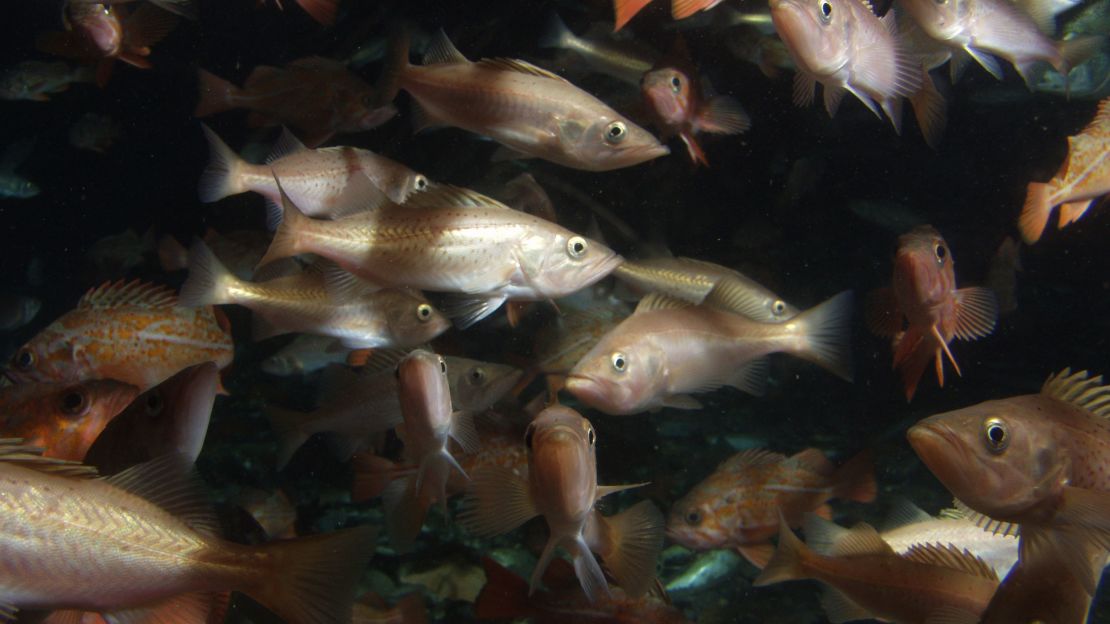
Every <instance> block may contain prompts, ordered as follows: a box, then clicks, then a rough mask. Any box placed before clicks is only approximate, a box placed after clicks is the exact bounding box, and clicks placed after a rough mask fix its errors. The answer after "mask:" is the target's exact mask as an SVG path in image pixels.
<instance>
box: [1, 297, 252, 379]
mask: <svg viewBox="0 0 1110 624" xmlns="http://www.w3.org/2000/svg"><path fill="white" fill-rule="evenodd" d="M233 355H234V345H233V344H232V341H231V332H230V329H229V327H228V325H227V319H226V318H224V317H222V316H219V317H218V316H217V314H216V313H215V312H214V311H213V310H212V308H211V307H210V306H209V307H203V308H184V307H181V306H179V305H177V297H176V296H175V295H174V294H173V292H171V291H170V290H168V289H166V288H165V287H163V286H158V285H155V284H149V283H144V282H140V281H138V280H136V281H132V282H123V281H119V282H114V283H113V282H106V283H104V284H102V285H100V286H99V287H97V288H93V289H91V290H89V291H88V292H87V293H85V296H84V297H82V298H81V300H80V301H79V302H78V303H77V307H76V308H75V309H73V310H71V311H70V312H67V313H65V314H63V315H62V316H61V317H60V318H59V319H58V320H56V321H54V322H53V323H51V324H50V325H49V326H47V327H46V329H43V330H42V331H41V332H39V333H38V335H36V336H35V337H34V338H32V339H31V340H30V341H29V342H27V344H25V345H23V347H22V348H20V349H19V351H16V353H15V355H14V356H12V361H11V365H10V370H9V371H8V374H9V376H11V377H12V379H13V380H14V381H16V382H26V381H53V382H58V383H67V382H75V381H83V380H86V379H115V380H117V381H122V382H124V383H129V384H131V385H133V386H135V387H137V388H139V391H141V392H145V391H146V390H149V389H150V388H153V387H154V386H156V385H158V384H159V383H161V382H162V381H164V380H166V379H168V378H169V377H171V376H172V375H174V374H175V373H177V372H178V371H180V370H181V369H183V368H186V367H189V366H192V365H194V364H200V363H203V362H215V363H216V365H217V366H218V367H219V368H224V367H226V366H227V365H229V364H231V359H232V356H233Z"/></svg>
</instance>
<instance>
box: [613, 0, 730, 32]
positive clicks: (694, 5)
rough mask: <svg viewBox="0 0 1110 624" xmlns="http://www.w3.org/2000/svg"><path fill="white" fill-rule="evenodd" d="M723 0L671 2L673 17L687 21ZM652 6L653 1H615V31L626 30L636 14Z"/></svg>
mask: <svg viewBox="0 0 1110 624" xmlns="http://www.w3.org/2000/svg"><path fill="white" fill-rule="evenodd" d="M722 1H723V0H671V17H672V18H674V19H676V20H680V19H686V18H687V17H690V16H691V15H693V14H695V13H697V12H699V11H708V10H709V9H712V8H713V7H715V6H717V5H718V4H720V3H721V2H722ZM649 4H651V0H613V12H614V13H615V18H614V22H615V23H614V24H613V30H614V31H618V30H620V29H621V28H624V25H625V24H627V23H628V22H629V21H630V20H631V19H632V18H633V17H636V14H637V13H639V12H640V11H642V10H643V8H644V7H646V6H647V5H649Z"/></svg>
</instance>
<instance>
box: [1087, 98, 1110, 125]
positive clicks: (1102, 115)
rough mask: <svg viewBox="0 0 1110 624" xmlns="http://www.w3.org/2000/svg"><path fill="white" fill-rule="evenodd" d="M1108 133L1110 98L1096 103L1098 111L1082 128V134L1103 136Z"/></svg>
mask: <svg viewBox="0 0 1110 624" xmlns="http://www.w3.org/2000/svg"><path fill="white" fill-rule="evenodd" d="M1107 132H1110V97H1108V98H1106V99H1105V100H1103V101H1101V102H1099V103H1098V111H1097V112H1096V113H1095V118H1094V119H1092V120H1091V123H1089V124H1087V127H1086V128H1083V132H1082V134H1104V133H1107Z"/></svg>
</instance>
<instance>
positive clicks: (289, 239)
mask: <svg viewBox="0 0 1110 624" xmlns="http://www.w3.org/2000/svg"><path fill="white" fill-rule="evenodd" d="M278 187H279V189H280V187H281V183H280V182H279V183H278ZM281 210H282V212H281V223H280V224H278V228H277V231H276V232H274V240H273V241H272V242H271V243H270V248H269V249H267V250H266V253H265V255H263V256H262V259H261V260H259V261H258V266H259V267H263V266H266V265H267V264H270V263H271V262H273V261H275V260H281V259H282V258H288V257H290V256H295V255H297V254H299V253H301V249H300V245H299V241H298V235H299V234H300V231H301V230H302V229H303V228H304V227H305V226H306V225H308V224H310V223H311V222H312V219H310V218H308V217H306V216H305V214H304V213H303V212H301V211H300V209H299V208H297V207H296V206H294V205H293V202H292V201H291V200H290V199H289V196H288V195H286V194H285V191H284V190H282V191H281Z"/></svg>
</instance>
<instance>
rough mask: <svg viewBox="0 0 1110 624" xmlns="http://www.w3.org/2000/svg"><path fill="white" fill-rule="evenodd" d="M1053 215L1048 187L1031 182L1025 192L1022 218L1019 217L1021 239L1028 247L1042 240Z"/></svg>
mask: <svg viewBox="0 0 1110 624" xmlns="http://www.w3.org/2000/svg"><path fill="white" fill-rule="evenodd" d="M1051 214H1052V204H1051V203H1050V202H1049V199H1048V185H1047V184H1043V183H1041V182H1030V183H1029V188H1028V190H1026V192H1025V205H1024V206H1023V207H1022V209H1021V216H1020V217H1018V229H1020V230H1021V237H1022V239H1024V240H1025V243H1026V244H1027V245H1032V244H1033V243H1035V242H1037V241H1038V240H1040V238H1041V234H1042V233H1044V228H1045V226H1046V225H1048V218H1049V216H1050V215H1051Z"/></svg>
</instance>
